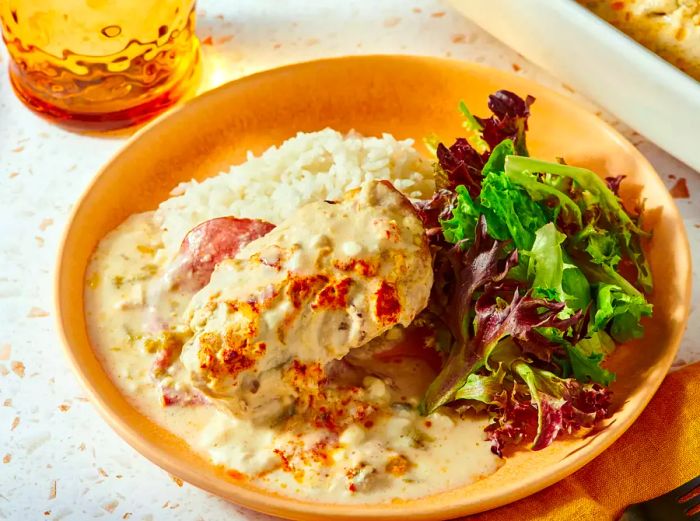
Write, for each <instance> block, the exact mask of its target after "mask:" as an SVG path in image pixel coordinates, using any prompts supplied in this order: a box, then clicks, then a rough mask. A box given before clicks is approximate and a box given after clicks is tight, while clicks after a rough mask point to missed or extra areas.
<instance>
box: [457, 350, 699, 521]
mask: <svg viewBox="0 0 700 521" xmlns="http://www.w3.org/2000/svg"><path fill="white" fill-rule="evenodd" d="M698 475H700V362H699V363H696V364H692V365H689V366H686V367H684V368H683V369H680V370H679V371H676V372H673V373H670V374H669V375H668V376H667V377H666V379H665V380H664V382H663V384H662V385H661V388H660V389H659V391H658V392H657V393H656V395H655V396H654V398H653V399H652V401H651V403H650V404H649V405H648V406H647V408H646V409H645V410H644V412H643V413H642V415H641V416H640V417H639V419H638V420H637V421H636V422H635V423H634V424H633V425H632V427H630V429H629V430H628V431H627V432H626V433H625V434H623V435H622V437H621V438H620V439H619V440H617V441H616V442H615V443H614V444H613V445H612V446H611V447H610V448H609V449H607V450H606V451H605V452H603V454H601V455H600V456H598V457H597V458H596V459H594V460H593V461H592V462H591V463H589V464H588V465H586V466H585V467H583V468H582V469H581V470H579V471H578V472H576V473H575V474H572V475H571V476H569V477H568V478H566V479H564V480H563V481H560V482H559V483H557V484H556V485H552V486H551V487H549V488H547V489H545V490H543V491H541V492H538V493H537V494H534V495H532V496H530V497H528V498H525V499H522V500H520V501H517V502H515V503H512V504H510V505H507V506H505V507H501V508H498V509H496V510H491V511H489V512H485V513H483V514H479V515H476V516H471V517H469V518H466V519H468V521H521V520H522V521H525V520H527V521H545V520H546V521H569V520H576V521H605V520H612V519H617V518H618V517H619V516H620V515H621V514H622V511H623V510H624V508H625V507H626V506H627V505H630V504H632V503H638V502H640V501H645V500H647V499H651V498H653V497H656V496H659V495H661V494H664V493H666V492H668V491H669V490H672V489H674V488H676V487H677V486H679V485H682V484H683V483H685V482H686V481H689V480H691V479H692V478H694V477H695V476H698Z"/></svg>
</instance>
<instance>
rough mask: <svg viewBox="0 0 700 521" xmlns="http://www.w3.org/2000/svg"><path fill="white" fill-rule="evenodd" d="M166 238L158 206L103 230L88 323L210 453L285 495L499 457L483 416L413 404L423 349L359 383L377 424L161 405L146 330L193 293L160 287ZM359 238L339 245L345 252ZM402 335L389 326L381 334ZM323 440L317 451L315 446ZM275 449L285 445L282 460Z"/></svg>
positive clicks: (335, 493) (459, 468)
mask: <svg viewBox="0 0 700 521" xmlns="http://www.w3.org/2000/svg"><path fill="white" fill-rule="evenodd" d="M160 237H161V232H160V230H159V228H158V227H157V226H156V225H155V224H154V222H153V214H152V213H144V214H139V215H134V216H132V217H130V218H129V219H127V221H125V222H124V223H123V224H122V225H121V226H119V227H118V228H117V229H116V230H114V231H113V232H111V233H110V234H109V235H107V236H106V237H105V238H104V239H103V240H102V241H101V243H100V244H99V246H98V248H97V250H96V252H95V254H94V256H93V259H92V261H91V263H90V265H89V268H88V272H87V276H86V279H87V284H86V295H85V297H86V315H87V321H88V327H89V334H90V338H91V341H92V345H93V346H94V348H95V350H96V352H97V355H98V357H99V359H100V361H101V363H102V364H103V366H104V367H105V369H106V371H107V372H108V373H109V374H110V375H111V377H112V379H113V380H114V382H115V384H116V385H117V386H118V387H119V389H120V390H121V392H122V393H123V394H124V395H125V396H127V397H128V399H129V400H130V401H131V402H132V403H133V405H134V406H135V407H136V408H137V409H138V410H140V411H141V412H142V413H143V414H145V415H147V416H149V417H150V418H152V419H153V420H154V421H155V422H157V423H159V424H160V425H162V426H163V427H165V428H166V429H168V430H169V431H171V432H173V433H174V434H175V435H177V436H179V437H181V438H182V439H184V440H187V442H188V443H189V444H190V446H191V447H192V449H193V450H195V451H196V452H198V453H200V454H202V455H204V456H205V457H208V458H209V459H210V460H211V461H212V463H214V464H216V465H223V466H225V467H226V468H227V469H231V470H233V471H236V472H239V473H243V474H245V475H246V476H247V478H248V479H250V480H251V481H252V482H253V483H255V484H258V485H260V486H262V487H265V488H268V489H271V490H274V491H277V492H280V493H282V494H285V495H292V496H298V497H303V498H310V499H316V500H319V501H332V502H367V501H386V500H391V499H393V498H410V497H418V496H423V495H427V494H431V493H434V492H439V491H443V490H447V489H450V488H453V487H456V486H460V485H464V484H467V483H470V482H473V481H475V480H477V479H479V478H480V477H481V476H484V475H488V474H490V473H492V472H494V471H495V470H496V469H497V468H498V466H499V465H500V460H498V458H496V457H495V456H494V455H492V454H491V452H490V450H489V447H488V443H487V442H485V441H483V439H484V434H483V429H484V427H485V425H486V421H487V420H486V419H485V418H483V417H467V418H457V417H454V418H453V417H451V416H448V415H447V414H442V413H436V414H432V415H430V416H429V417H421V416H420V415H419V414H418V413H417V412H416V407H415V406H416V405H417V403H418V401H419V399H420V396H421V394H422V392H423V390H424V388H425V385H426V383H427V382H428V381H429V379H430V377H431V374H432V373H430V370H429V369H427V366H426V365H425V364H424V363H422V362H420V361H416V360H413V361H407V362H402V363H400V364H389V363H387V364H384V365H381V364H379V365H377V368H376V369H377V372H379V373H381V374H380V377H365V378H364V380H363V381H362V386H361V394H362V398H363V399H367V400H371V401H372V402H373V403H375V404H380V405H381V411H380V413H379V414H378V416H377V417H376V420H375V421H374V422H373V423H372V424H369V423H366V424H362V423H354V424H352V425H350V426H349V427H347V428H346V429H345V430H344V431H343V432H341V433H340V434H339V436H337V437H334V436H332V435H330V434H329V433H328V432H326V431H324V430H323V429H318V428H309V426H308V425H305V424H303V423H301V424H295V423H293V422H292V423H291V427H290V424H287V425H286V426H285V428H283V429H276V428H274V427H266V426H261V425H253V424H252V423H250V422H248V421H246V420H242V419H239V418H235V417H233V416H232V415H231V414H227V413H224V412H221V411H220V410H219V409H217V408H216V407H214V406H212V405H210V404H204V405H196V404H195V405H171V406H168V407H164V406H163V405H162V402H161V394H160V391H159V389H158V386H157V385H156V383H155V382H154V380H153V378H152V376H151V374H150V373H151V368H152V366H153V363H154V360H155V359H156V356H157V354H155V353H150V352H148V346H147V345H145V344H144V338H147V337H148V336H149V335H151V334H152V333H153V332H154V331H157V330H159V329H160V328H162V327H163V326H165V325H170V326H172V325H173V324H176V323H177V321H178V320H179V318H180V317H181V315H182V313H183V311H184V309H185V308H186V306H187V305H188V303H189V301H190V299H191V294H187V293H178V292H176V291H167V292H165V293H163V292H162V291H161V290H162V284H163V282H162V280H163V277H164V274H165V273H166V271H167V269H168V264H169V262H170V261H171V259H168V258H167V257H166V255H165V253H164V249H163V248H162V244H161V241H160ZM357 247H359V245H357V244H348V243H345V244H343V245H342V246H341V248H342V250H343V251H344V252H345V253H346V254H347V255H351V254H355V253H356V250H357ZM273 318H274V317H272V318H270V320H272V319H273ZM400 336H401V333H400V332H395V331H393V330H392V331H390V332H389V333H388V334H387V335H386V338H387V339H386V341H387V342H391V341H392V339H396V338H397V337H400ZM359 349H360V350H361V349H362V348H359ZM372 363H374V362H372ZM373 368H374V366H373ZM180 369H181V367H180V366H179V364H178V363H176V364H174V365H173V366H172V367H171V368H169V369H168V374H166V375H165V376H164V377H163V378H162V380H161V381H165V382H170V383H172V384H173V389H175V390H176V391H178V392H179V391H183V392H187V391H188V389H187V388H186V387H187V386H186V385H184V386H183V384H182V383H181V381H180V379H179V378H178V374H177V373H178V371H179V370H180ZM397 403H400V405H397ZM329 440H330V441H329ZM319 446H320V447H323V450H322V451H321V452H322V453H323V454H324V456H325V459H324V458H321V459H322V461H317V460H315V459H314V458H313V456H312V454H313V448H314V447H316V448H318V447H319ZM275 451H277V452H275ZM280 454H282V455H285V456H289V463H290V464H289V465H287V468H285V465H284V464H283V460H282V458H281V456H280Z"/></svg>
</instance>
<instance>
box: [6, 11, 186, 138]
mask: <svg viewBox="0 0 700 521" xmlns="http://www.w3.org/2000/svg"><path fill="white" fill-rule="evenodd" d="M0 19H1V20H2V29H3V38H4V40H5V44H6V45H7V49H8V51H9V54H10V65H9V72H10V78H11V80H12V86H13V87H14V89H15V92H16V93H17V96H18V97H19V98H20V99H21V100H22V101H23V102H24V103H25V104H26V105H28V106H29V107H30V108H32V109H34V110H35V111H36V112H38V113H40V114H42V115H44V116H46V117H48V118H50V119H52V120H54V121H57V122H59V123H61V124H63V125H65V126H68V127H73V128H77V129H87V130H110V129H115V128H121V127H127V126H130V125H134V124H137V123H140V122H143V121H145V120H147V119H149V118H151V117H153V116H155V115H156V114H158V113H159V112H161V111H163V110H164V109H166V108H167V107H169V106H171V105H172V104H173V103H175V102H176V101H177V100H178V99H179V98H180V97H181V96H182V95H183V94H184V93H185V92H186V91H187V89H188V87H189V86H191V83H192V78H193V76H194V71H195V70H196V65H197V61H198V58H199V53H198V51H199V43H198V42H197V39H196V37H195V35H194V23H195V5H194V0H0Z"/></svg>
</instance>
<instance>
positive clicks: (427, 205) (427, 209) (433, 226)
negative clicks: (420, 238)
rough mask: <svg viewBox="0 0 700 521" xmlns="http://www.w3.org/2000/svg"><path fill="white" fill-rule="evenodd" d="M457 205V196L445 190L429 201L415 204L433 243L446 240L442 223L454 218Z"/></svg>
mask: <svg viewBox="0 0 700 521" xmlns="http://www.w3.org/2000/svg"><path fill="white" fill-rule="evenodd" d="M456 204H457V194H456V193H455V192H452V191H450V190H445V189H442V190H437V191H436V192H435V193H434V194H433V197H432V198H431V199H429V200H419V201H416V202H414V203H413V206H414V207H415V209H416V211H417V212H418V216H419V217H420V219H421V221H423V227H424V228H425V233H426V234H427V235H428V238H429V239H430V240H431V242H433V243H435V242H437V243H439V242H441V241H442V240H443V239H444V237H443V229H442V226H441V223H442V221H444V220H446V219H450V218H451V217H452V214H453V209H454V208H455V205H456Z"/></svg>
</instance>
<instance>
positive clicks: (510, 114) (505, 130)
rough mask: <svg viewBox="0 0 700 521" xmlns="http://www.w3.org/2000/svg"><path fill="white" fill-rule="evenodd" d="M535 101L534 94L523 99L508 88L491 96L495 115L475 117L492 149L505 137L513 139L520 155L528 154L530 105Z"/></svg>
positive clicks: (492, 109)
mask: <svg viewBox="0 0 700 521" xmlns="http://www.w3.org/2000/svg"><path fill="white" fill-rule="evenodd" d="M534 101H535V98H533V97H532V96H527V97H526V98H525V99H524V100H523V99H522V98H521V97H520V96H518V95H517V94H515V93H513V92H510V91H507V90H499V91H497V92H494V93H493V94H491V95H490V96H489V109H491V112H493V116H491V117H490V118H480V117H475V118H476V120H477V121H478V122H479V124H480V125H481V127H482V133H481V135H482V137H483V139H484V141H486V143H488V145H489V147H490V148H491V150H493V149H494V148H495V147H496V145H498V144H499V143H500V142H501V141H503V140H504V139H511V140H512V141H513V143H514V144H515V151H516V153H517V154H518V155H522V156H527V155H528V152H527V145H526V142H525V132H526V131H527V118H528V117H529V116H530V105H532V104H533V103H534Z"/></svg>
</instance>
